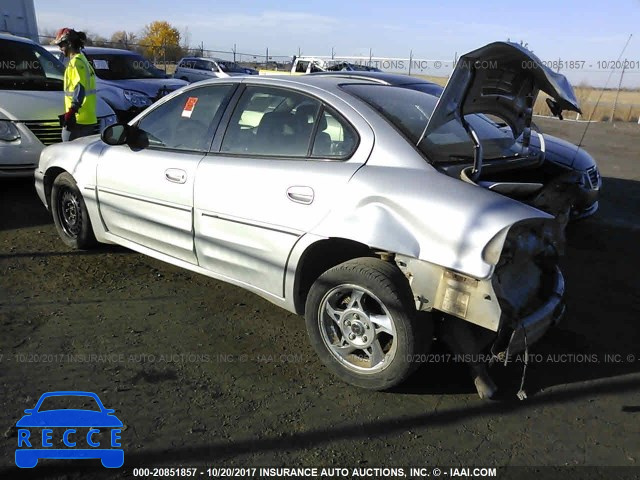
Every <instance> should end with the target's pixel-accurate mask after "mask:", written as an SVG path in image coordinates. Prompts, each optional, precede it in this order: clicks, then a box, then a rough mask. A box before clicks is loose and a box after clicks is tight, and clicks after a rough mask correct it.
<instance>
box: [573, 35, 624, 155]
mask: <svg viewBox="0 0 640 480" xmlns="http://www.w3.org/2000/svg"><path fill="white" fill-rule="evenodd" d="M631 37H633V33H630V34H629V38H628V39H627V43H625V44H624V48H623V49H622V51H621V52H620V55H619V56H618V60H617V61H616V63H615V64H614V67H615V65H616V64H618V62H619V61H620V59H621V58H622V55H624V51H625V50H626V49H627V47H628V46H629V42H630V41H631ZM613 72H614V69H613V68H612V69H611V72H609V77H607V81H606V82H605V84H604V87H602V90H600V96H599V97H598V100H597V101H596V104H595V106H594V107H593V110H592V111H591V115H589V120H588V121H587V126H586V127H585V128H584V132H582V138H580V143H578V148H576V152H575V153H574V154H573V159H574V160H575V158H576V155H577V154H578V150H579V149H580V147H581V146H582V142H583V141H584V137H585V135H586V134H587V130H589V125H591V119H592V118H593V114H594V113H595V112H596V110H597V108H598V104H599V103H600V99H601V98H602V95H603V94H604V91H605V90H606V89H607V85H609V80H611V75H613Z"/></svg>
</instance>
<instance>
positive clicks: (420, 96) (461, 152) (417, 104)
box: [342, 84, 515, 162]
mask: <svg viewBox="0 0 640 480" xmlns="http://www.w3.org/2000/svg"><path fill="white" fill-rule="evenodd" d="M342 88H343V89H344V90H346V91H348V92H349V93H351V94H352V95H355V96H356V97H358V98H360V99H361V100H364V101H365V102H366V103H368V104H369V105H370V106H371V107H373V108H374V109H375V110H377V111H378V112H379V113H380V114H381V115H382V116H384V117H385V118H386V119H387V120H388V121H390V122H391V123H392V124H393V125H394V126H395V127H396V128H397V129H398V130H400V131H401V132H402V133H403V134H404V135H405V136H406V137H407V138H408V139H409V141H410V142H411V143H413V144H414V145H416V143H417V142H418V140H419V139H420V137H421V135H422V132H423V131H424V129H425V127H426V125H427V122H428V121H429V118H431V114H432V113H433V110H434V109H435V107H436V103H437V102H438V97H436V96H434V95H431V94H428V93H425V92H422V91H420V90H416V89H415V87H414V85H407V86H391V85H379V84H377V85H371V84H367V85H356V84H351V85H343V87H342ZM465 118H466V119H467V121H468V122H469V124H471V126H472V127H473V128H474V129H475V131H476V132H477V133H478V136H479V137H480V141H481V142H482V146H483V148H484V150H485V156H486V157H487V158H496V157H503V156H507V155H511V154H513V153H514V152H513V151H512V147H513V146H514V145H515V139H514V138H513V135H511V133H510V132H509V131H508V130H504V129H500V128H498V126H497V125H496V124H495V123H493V122H492V121H491V120H489V119H488V118H487V117H485V116H484V115H476V114H473V115H467V116H466V117H465ZM417 147H418V149H419V150H420V151H421V152H422V153H424V154H425V155H426V156H427V158H429V159H430V160H431V161H432V162H450V161H469V159H472V158H473V143H472V142H471V140H470V139H469V136H468V135H467V132H466V131H465V129H464V127H463V126H462V124H461V123H460V122H459V121H457V120H451V121H450V122H447V123H445V124H444V125H442V126H441V127H440V128H438V129H437V130H435V131H434V132H432V133H431V134H430V135H429V136H428V137H427V138H424V139H422V141H421V142H420V144H419V145H417Z"/></svg>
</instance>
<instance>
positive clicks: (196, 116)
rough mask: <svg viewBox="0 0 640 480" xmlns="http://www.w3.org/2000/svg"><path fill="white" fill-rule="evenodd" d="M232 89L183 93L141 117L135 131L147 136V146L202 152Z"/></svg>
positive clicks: (223, 86) (213, 87)
mask: <svg viewBox="0 0 640 480" xmlns="http://www.w3.org/2000/svg"><path fill="white" fill-rule="evenodd" d="M232 88H233V86H232V85H215V86H208V87H201V88H197V89H194V90H189V91H188V92H184V93H183V94H182V95H179V96H177V97H175V98H172V99H171V100H169V101H168V102H166V103H164V104H163V105H161V106H159V107H158V108H156V109H154V110H153V111H151V112H150V113H149V114H148V115H146V116H145V117H143V118H142V120H140V121H139V122H138V128H140V129H142V130H144V131H145V132H146V133H147V136H148V138H149V146H150V147H156V148H170V149H177V150H191V151H197V152H206V151H207V150H208V149H209V144H210V143H211V135H210V131H209V130H210V127H211V125H212V123H213V122H214V121H215V120H216V114H218V113H220V114H221V113H222V112H221V111H220V108H221V107H222V106H223V105H224V104H225V103H226V100H227V97H228V95H229V94H230V93H231V89H232Z"/></svg>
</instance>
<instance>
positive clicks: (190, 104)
mask: <svg viewBox="0 0 640 480" xmlns="http://www.w3.org/2000/svg"><path fill="white" fill-rule="evenodd" d="M196 103H198V97H189V98H187V103H185V104H184V109H183V110H182V116H183V117H185V118H191V114H192V113H193V109H194V108H195V107H196Z"/></svg>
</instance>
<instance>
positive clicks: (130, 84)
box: [97, 78, 188, 98]
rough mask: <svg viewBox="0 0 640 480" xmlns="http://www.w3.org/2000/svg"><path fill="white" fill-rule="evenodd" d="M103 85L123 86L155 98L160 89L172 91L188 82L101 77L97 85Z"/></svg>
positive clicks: (172, 79) (165, 79)
mask: <svg viewBox="0 0 640 480" xmlns="http://www.w3.org/2000/svg"><path fill="white" fill-rule="evenodd" d="M103 85H107V86H110V87H117V88H122V89H123V90H135V91H137V92H142V93H144V94H146V95H148V96H149V97H151V98H154V97H156V96H157V95H158V90H160V89H166V90H168V91H171V92H172V91H173V90H177V89H178V88H181V87H184V86H185V85H188V83H187V82H185V81H184V80H179V79H177V78H131V79H127V80H102V79H100V80H99V81H98V85H97V86H98V89H99V88H100V86H103Z"/></svg>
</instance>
